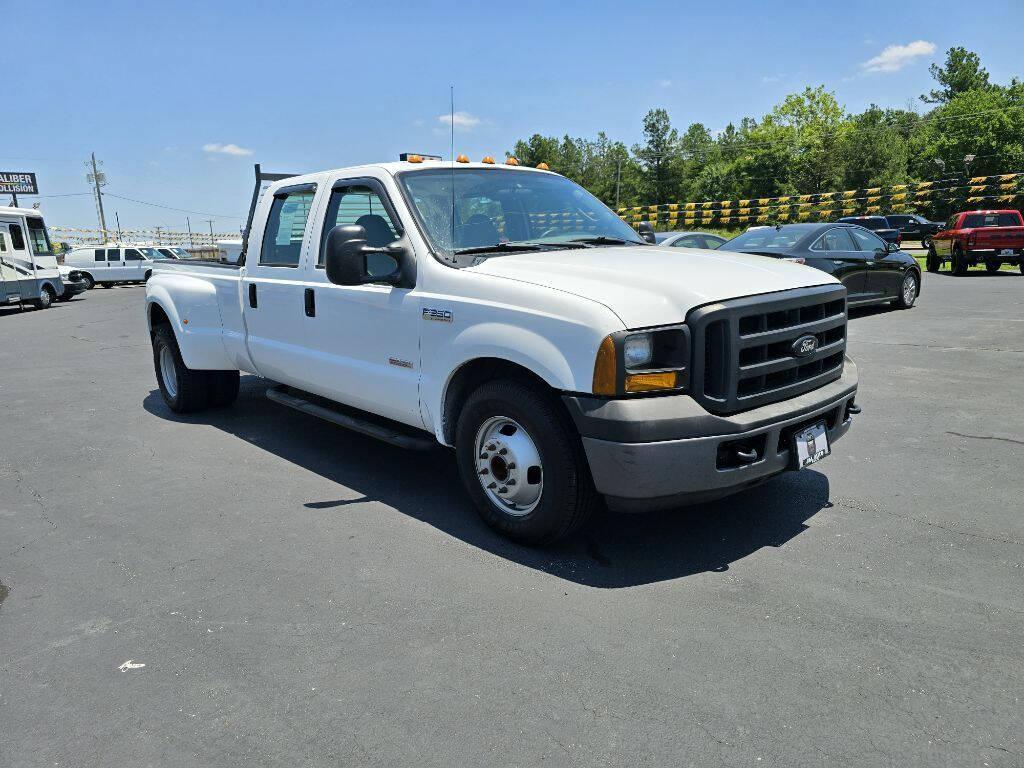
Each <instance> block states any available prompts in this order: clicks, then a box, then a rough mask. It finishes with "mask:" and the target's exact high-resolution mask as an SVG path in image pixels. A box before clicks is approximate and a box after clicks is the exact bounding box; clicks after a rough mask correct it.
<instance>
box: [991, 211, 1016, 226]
mask: <svg viewBox="0 0 1024 768" xmlns="http://www.w3.org/2000/svg"><path fill="white" fill-rule="evenodd" d="M996 226H1000V227H1019V226H1020V218H1019V217H1018V216H1017V214H1015V213H1000V214H999V224H997V225H996Z"/></svg>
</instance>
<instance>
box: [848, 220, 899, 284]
mask: <svg viewBox="0 0 1024 768" xmlns="http://www.w3.org/2000/svg"><path fill="white" fill-rule="evenodd" d="M850 235H851V236H852V237H853V241H854V242H855V243H856V244H857V247H858V248H859V249H860V251H861V252H862V253H863V254H864V264H865V266H866V267H867V281H866V288H865V292H866V293H867V295H868V296H869V297H870V298H873V299H877V298H881V297H883V296H889V297H892V298H896V297H897V296H898V295H899V292H900V286H901V285H902V283H903V269H904V265H903V262H902V260H900V258H899V257H898V256H897V255H896V253H889V249H888V245H887V244H886V243H885V241H884V240H882V238H880V237H879V236H878V235H876V234H875V233H874V232H868V231H867V230H866V229H859V228H857V227H851V228H850ZM897 253H898V251H897Z"/></svg>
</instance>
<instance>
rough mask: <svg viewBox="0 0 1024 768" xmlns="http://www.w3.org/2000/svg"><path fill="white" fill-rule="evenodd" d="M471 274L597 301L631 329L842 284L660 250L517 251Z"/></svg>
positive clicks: (764, 260) (793, 269) (757, 264)
mask: <svg viewBox="0 0 1024 768" xmlns="http://www.w3.org/2000/svg"><path fill="white" fill-rule="evenodd" d="M467 269H470V270H472V271H474V272H478V273H481V274H485V275H493V276H495V277H504V278H509V279H512V280H520V281H522V282H526V283H533V284H535V285H543V286H547V287H548V288H553V289H555V290H558V291H565V292H567V293H571V294H574V295H576V296H581V297H583V298H587V299H591V300H593V301H596V302H599V303H601V304H604V305H605V306H606V307H608V308H609V309H610V310H611V311H612V312H614V313H615V314H616V315H618V317H619V319H621V320H622V322H623V324H624V325H625V327H626V328H645V327H648V326H654V325H668V324H670V323H678V322H680V321H682V320H683V319H684V318H685V317H686V314H687V313H688V312H689V311H690V310H691V309H693V308H694V307H698V306H701V305H702V304H709V303H711V302H714V301H721V300H723V299H732V298H737V297H739V296H752V295H755V294H759V293H772V292H775V291H785V290H789V289H791V288H804V287H807V286H812V285H828V284H830V283H837V282H838V281H837V280H836V279H835V278H834V277H832V276H831V275H828V274H826V273H824V272H822V271H820V270H817V269H814V268H813V267H806V266H803V265H801V264H794V263H793V262H789V261H780V260H778V259H773V258H768V257H765V256H753V255H749V254H743V253H731V252H728V251H706V250H699V249H695V248H662V247H657V246H622V247H599V248H586V249H580V250H572V251H544V252H537V253H511V254H507V255H502V256H493V257H490V258H486V259H483V260H482V261H481V262H480V263H479V264H476V265H474V266H472V267H468V268H467Z"/></svg>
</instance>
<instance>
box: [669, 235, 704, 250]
mask: <svg viewBox="0 0 1024 768" xmlns="http://www.w3.org/2000/svg"><path fill="white" fill-rule="evenodd" d="M672 247H673V248H703V247H704V243H703V238H701V237H700V235H683V236H682V237H680V238H679V239H678V240H676V241H675V242H674V243H672Z"/></svg>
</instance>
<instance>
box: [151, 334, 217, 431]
mask: <svg viewBox="0 0 1024 768" xmlns="http://www.w3.org/2000/svg"><path fill="white" fill-rule="evenodd" d="M165 352H166V353H167V354H169V355H170V360H169V363H171V366H172V367H173V375H174V378H175V380H174V382H172V383H171V385H170V386H168V383H167V382H166V381H165V380H164V373H163V365H162V363H161V360H162V359H163V355H164V353H165ZM153 367H154V369H155V371H156V381H157V384H158V385H159V386H160V394H161V395H162V396H163V398H164V402H165V403H167V407H168V408H170V409H171V410H172V411H174V412H175V413H194V412H195V411H201V410H202V409H203V408H205V407H206V406H207V405H209V402H210V387H209V381H210V377H209V375H208V374H209V372H208V371H193V370H192V369H191V368H188V367H187V366H186V365H185V362H184V361H183V360H182V359H181V351H180V350H179V349H178V341H177V339H175V338H174V331H172V330H171V327H170V326H169V325H158V326H157V327H156V329H155V330H154V331H153ZM172 390H173V391H172Z"/></svg>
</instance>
